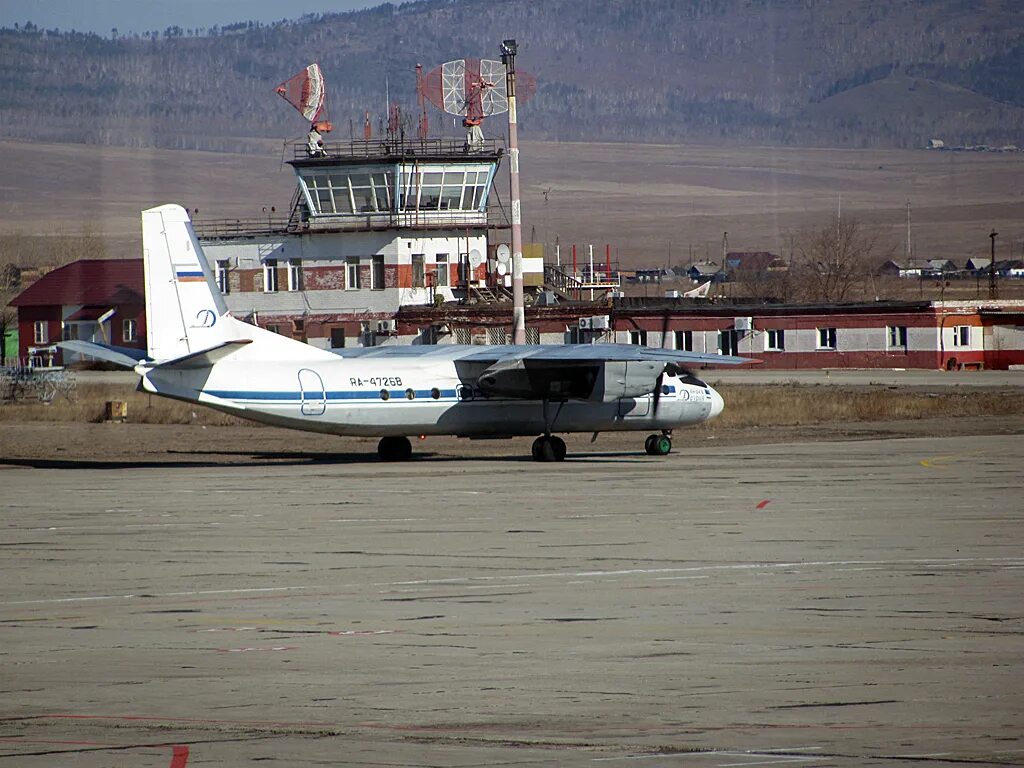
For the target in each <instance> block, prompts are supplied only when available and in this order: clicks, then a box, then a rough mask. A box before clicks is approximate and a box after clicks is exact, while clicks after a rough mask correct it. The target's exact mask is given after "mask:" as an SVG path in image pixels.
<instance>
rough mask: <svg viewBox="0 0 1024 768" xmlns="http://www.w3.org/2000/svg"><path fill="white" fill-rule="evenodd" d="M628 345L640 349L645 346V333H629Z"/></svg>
mask: <svg viewBox="0 0 1024 768" xmlns="http://www.w3.org/2000/svg"><path fill="white" fill-rule="evenodd" d="M629 343H630V344H636V345H638V346H641V347H646V346H647V331H630V332H629Z"/></svg>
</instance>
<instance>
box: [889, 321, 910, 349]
mask: <svg viewBox="0 0 1024 768" xmlns="http://www.w3.org/2000/svg"><path fill="white" fill-rule="evenodd" d="M888 335H889V349H903V350H906V348H907V326H905V325H890V326H889V327H888Z"/></svg>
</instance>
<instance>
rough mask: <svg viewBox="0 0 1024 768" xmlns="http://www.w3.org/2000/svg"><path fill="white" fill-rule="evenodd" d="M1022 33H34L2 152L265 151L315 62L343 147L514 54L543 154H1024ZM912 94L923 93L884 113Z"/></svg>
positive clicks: (663, 14) (744, 21)
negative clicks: (440, 79) (454, 68)
mask: <svg viewBox="0 0 1024 768" xmlns="http://www.w3.org/2000/svg"><path fill="white" fill-rule="evenodd" d="M1022 31H1024V4H1020V3H1017V2H1013V0H979V1H977V2H972V1H970V0H905V1H903V0H829V1H827V2H826V1H823V2H807V1H806V0H686V1H685V2H679V1H677V0H645V2H643V3H637V2H634V0H592V1H591V2H587V3H578V2H572V0H548V2H545V3H537V2H535V0H507V1H505V2H501V3H498V2H494V0H424V1H423V2H413V3H405V4H402V5H400V6H395V5H391V4H386V5H382V6H379V7H377V8H374V9H371V10H366V11H359V12H353V13H345V14H326V15H316V16H307V17H303V18H301V19H298V20H295V21H283V22H280V23H276V24H271V25H261V24H258V23H253V22H241V23H239V24H235V25H231V26H228V27H223V28H217V27H214V28H212V29H208V30H183V29H181V28H178V27H170V28H168V29H165V30H163V31H156V30H154V31H152V32H150V33H148V34H146V35H139V36H132V37H124V36H120V35H118V34H116V31H112V34H111V36H110V37H108V38H101V37H99V36H97V35H86V34H79V33H73V32H60V31H57V30H42V29H39V28H37V27H35V26H33V25H31V24H29V25H27V26H25V27H21V28H18V29H4V30H0V84H2V86H3V87H2V88H0V137H2V138H30V139H35V140H49V141H72V142H85V143H96V144H110V145H124V146H137V147H138V146H156V147H170V148H190V149H219V150H245V149H246V148H248V147H250V146H251V147H253V148H255V147H257V146H258V145H259V144H258V142H253V143H250V140H253V139H266V138H275V139H280V138H283V137H285V136H289V135H295V134H297V133H299V132H300V131H301V130H302V124H301V120H300V119H299V118H298V117H297V115H295V114H294V113H293V112H291V111H290V110H289V108H288V107H287V105H285V104H284V103H283V102H280V101H279V100H278V99H277V97H276V96H275V95H274V94H273V87H274V86H275V85H276V84H277V83H278V82H280V81H282V80H284V79H285V78H287V77H288V76H290V75H291V74H292V73H294V72H295V71H297V70H298V69H299V68H301V67H302V66H304V65H305V64H306V63H308V62H309V61H313V60H318V61H319V62H320V63H321V65H322V67H323V69H324V72H325V74H326V76H327V78H328V84H329V89H330V110H331V117H332V119H333V121H334V122H335V124H336V125H337V127H338V133H337V134H336V135H339V134H340V135H341V136H342V137H343V138H346V137H347V136H348V135H349V131H350V130H351V131H352V132H353V133H356V134H359V135H361V125H362V119H363V118H362V116H363V114H364V111H365V110H370V111H371V112H372V113H373V114H377V115H382V113H383V111H384V110H383V102H384V93H385V88H386V86H385V82H387V87H388V88H389V89H390V92H391V94H392V96H394V97H397V98H398V99H399V100H400V101H401V102H402V103H403V105H404V106H405V107H406V110H407V112H408V113H409V116H410V122H411V117H412V113H413V112H414V111H415V96H414V88H415V83H414V78H413V70H414V67H415V65H416V64H417V63H423V64H424V65H426V67H427V68H430V67H431V66H433V65H435V64H438V63H440V62H443V61H446V60H449V59H453V58H458V57H462V56H482V57H494V58H497V56H498V52H497V48H498V44H499V42H500V41H501V40H502V39H504V38H508V37H514V38H516V39H517V40H518V41H519V44H520V55H519V58H518V63H519V66H520V67H521V68H522V69H524V70H528V71H529V72H531V73H532V74H534V75H535V76H536V77H537V79H538V83H539V88H538V93H537V96H536V98H535V99H534V100H533V101H532V102H531V103H530V104H529V105H528V106H527V107H525V108H524V109H523V110H522V113H521V124H522V127H523V130H524V133H525V135H528V136H529V137H531V138H538V139H554V140H587V141H593V140H613V141H621V140H634V141H644V142H675V141H680V140H683V139H686V140H703V141H714V142H717V143H721V142H726V143H740V142H757V143H776V144H793V145H822V146H835V145H843V146H858V147H918V146H922V145H923V144H924V143H925V142H926V141H927V140H928V139H929V138H932V137H936V136H938V137H940V138H944V139H945V140H946V141H947V142H948V143H964V144H990V145H1002V144H1007V143H1015V144H1018V145H1021V144H1024V138H1022V137H1024V42H1022ZM908 79H911V80H913V81H914V82H922V83H926V84H927V85H926V86H925V87H923V88H920V89H918V91H916V92H911V91H909V90H905V92H904V93H903V94H902V96H899V95H896V94H892V95H890V96H887V97H886V106H885V108H884V110H882V111H881V112H878V110H877V109H876V107H877V100H876V97H875V94H876V93H877V92H879V91H882V90H885V89H888V88H889V87H890V86H893V87H894V88H895V90H896V91H898V90H899V89H900V88H903V84H904V83H906V81H907V80H908ZM957 94H962V95H963V96H964V98H965V99H968V100H969V101H968V106H967V108H962V109H961V108H951V105H952V106H954V107H955V106H956V104H957V103H959V99H960V96H958V95H957ZM431 117H432V120H433V121H434V124H435V126H442V125H443V126H444V128H445V130H447V131H449V132H451V131H452V130H457V128H455V129H453V127H452V121H451V120H450V119H449V120H443V119H442V118H441V117H440V116H439V115H438V114H437V113H436V112H434V113H433V114H432V115H431ZM378 120H379V118H378ZM491 130H492V132H498V131H499V130H500V129H499V128H498V127H494V128H492V129H491Z"/></svg>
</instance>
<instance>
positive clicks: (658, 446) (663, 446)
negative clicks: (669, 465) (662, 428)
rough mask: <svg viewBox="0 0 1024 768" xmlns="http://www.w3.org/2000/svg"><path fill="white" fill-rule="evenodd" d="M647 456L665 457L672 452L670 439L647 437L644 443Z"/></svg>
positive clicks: (666, 437) (660, 436) (667, 437)
mask: <svg viewBox="0 0 1024 768" xmlns="http://www.w3.org/2000/svg"><path fill="white" fill-rule="evenodd" d="M644 450H645V451H647V455H648V456H667V455H668V454H669V451H671V450H672V438H671V437H669V436H668V435H648V436H647V440H645V441H644Z"/></svg>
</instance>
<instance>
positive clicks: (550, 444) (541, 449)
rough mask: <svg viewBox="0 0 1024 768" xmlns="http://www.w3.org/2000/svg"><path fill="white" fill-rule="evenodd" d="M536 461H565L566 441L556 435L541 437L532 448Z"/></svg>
mask: <svg viewBox="0 0 1024 768" xmlns="http://www.w3.org/2000/svg"><path fill="white" fill-rule="evenodd" d="M530 453H531V454H532V455H533V460H534V461H562V460H563V459H565V441H564V440H562V438H560V437H555V436H554V435H541V436H540V437H538V438H537V439H536V440H534V441H533V446H532V447H531V448H530Z"/></svg>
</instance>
